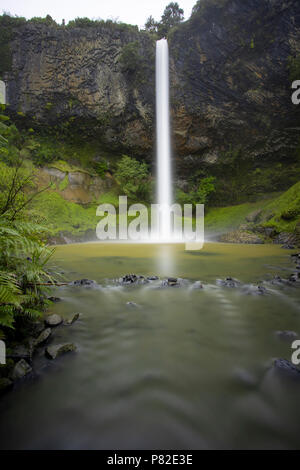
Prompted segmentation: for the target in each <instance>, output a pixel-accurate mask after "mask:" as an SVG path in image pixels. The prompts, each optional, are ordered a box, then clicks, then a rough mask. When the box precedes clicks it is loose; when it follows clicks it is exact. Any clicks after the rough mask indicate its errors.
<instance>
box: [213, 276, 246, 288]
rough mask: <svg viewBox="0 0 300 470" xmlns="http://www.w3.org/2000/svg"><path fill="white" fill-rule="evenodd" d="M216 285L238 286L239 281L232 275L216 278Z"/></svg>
mask: <svg viewBox="0 0 300 470" xmlns="http://www.w3.org/2000/svg"><path fill="white" fill-rule="evenodd" d="M216 282H217V285H218V286H221V287H231V288H234V287H239V286H240V285H241V283H240V282H239V281H238V280H237V279H234V278H232V277H226V278H225V279H217V281H216Z"/></svg>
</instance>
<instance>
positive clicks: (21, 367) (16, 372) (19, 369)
mask: <svg viewBox="0 0 300 470" xmlns="http://www.w3.org/2000/svg"><path fill="white" fill-rule="evenodd" d="M30 372H32V368H31V366H30V365H29V364H28V362H26V361H25V359H20V361H19V362H17V364H16V365H15V367H14V368H13V371H12V374H11V379H12V380H19V379H23V378H24V377H25V376H26V375H28V374H29V373H30Z"/></svg>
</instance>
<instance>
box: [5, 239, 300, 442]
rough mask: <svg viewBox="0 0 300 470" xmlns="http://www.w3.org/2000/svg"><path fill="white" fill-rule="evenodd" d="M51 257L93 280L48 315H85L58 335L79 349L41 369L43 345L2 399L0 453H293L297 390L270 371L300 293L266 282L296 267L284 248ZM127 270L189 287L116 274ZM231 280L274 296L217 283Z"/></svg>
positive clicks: (63, 290)
mask: <svg viewBox="0 0 300 470" xmlns="http://www.w3.org/2000/svg"><path fill="white" fill-rule="evenodd" d="M53 263H54V264H55V265H56V267H57V269H58V270H60V271H63V272H64V276H65V278H66V279H68V280H70V281H71V280H75V279H81V278H88V279H94V280H96V281H97V283H99V286H97V288H83V287H82V288H81V287H72V286H62V287H60V288H58V289H56V290H55V291H54V294H53V295H57V296H59V297H61V298H62V302H59V303H57V304H53V306H52V307H51V309H50V310H49V313H50V312H51V313H52V312H53V313H58V314H60V315H62V316H63V317H64V318H71V317H72V315H73V314H74V313H76V312H80V313H81V317H80V320H79V321H78V322H76V323H75V324H74V325H73V326H71V327H59V328H57V329H56V331H55V332H54V334H53V338H52V343H53V344H55V343H61V342H66V341H68V342H69V341H72V342H74V343H75V344H76V345H77V348H78V349H77V352H76V353H75V354H69V355H66V356H64V357H62V358H60V359H58V360H57V361H55V362H50V361H49V362H48V363H47V362H45V360H44V359H43V351H41V352H40V353H39V354H37V356H36V357H35V359H34V365H35V367H36V370H37V372H38V377H37V379H36V380H33V381H30V382H26V383H24V384H22V385H21V386H19V387H17V389H16V390H15V391H14V392H13V393H11V394H9V395H6V396H5V397H4V398H2V399H1V402H0V413H1V419H0V437H1V443H0V447H1V448H20V449H116V448H117V449H142V448H146V449H203V448H210V449H214V448H225V449H226V448H236V449H238V448H299V437H298V430H299V419H300V411H299V406H298V402H299V396H300V394H299V393H300V389H299V386H298V384H297V383H296V382H294V381H291V380H288V379H283V378H282V377H279V376H277V375H276V374H273V373H272V371H270V370H268V364H269V362H270V360H271V359H272V358H274V357H282V358H285V359H289V360H290V359H291V354H292V350H291V343H290V342H283V341H281V340H279V339H278V337H277V336H276V334H275V332H276V331H277V330H294V331H296V332H299V333H300V289H299V288H297V287H294V286H287V285H274V284H272V282H271V280H272V278H273V277H274V276H275V275H280V276H282V277H288V276H289V275H290V273H291V272H293V270H294V269H295V268H294V265H293V264H292V263H291V260H290V252H289V251H286V250H283V249H281V248H280V247H278V246H275V245H270V246H269V245H248V246H246V245H227V244H213V243H207V244H205V246H204V248H203V249H202V250H201V251H199V252H196V251H195V252H187V251H185V249H184V245H159V244H157V245H148V244H138V245H137V244H115V243H111V244H105V243H97V244H96V243H91V244H78V245H65V246H60V247H57V250H56V253H55V257H54V261H53ZM127 273H136V274H139V275H145V276H148V275H154V274H155V275H158V276H160V277H161V278H165V277H166V276H176V277H180V278H183V279H186V282H184V283H183V285H182V287H179V288H176V287H175V288H174V287H168V288H161V286H160V281H157V282H153V283H147V284H145V285H138V286H122V285H120V284H119V283H118V282H116V281H115V280H116V279H118V278H120V277H121V276H123V275H124V274H127ZM227 276H231V277H234V278H237V279H239V280H240V281H241V282H242V284H247V285H248V284H249V285H250V284H257V283H261V282H262V281H263V285H264V287H265V288H266V289H267V294H266V295H250V294H249V293H247V292H248V290H247V289H246V290H244V289H243V288H233V289H232V288H228V287H221V286H219V285H217V283H216V280H217V279H220V278H225V277H227ZM197 281H201V282H202V284H203V289H197V288H195V287H197V286H198V285H199V283H198V284H197ZM127 302H133V303H134V304H136V305H134V306H133V305H132V304H131V305H127Z"/></svg>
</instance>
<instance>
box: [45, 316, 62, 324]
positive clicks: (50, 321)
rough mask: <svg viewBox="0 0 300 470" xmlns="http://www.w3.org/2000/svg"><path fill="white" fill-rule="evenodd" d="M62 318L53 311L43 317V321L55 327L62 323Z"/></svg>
mask: <svg viewBox="0 0 300 470" xmlns="http://www.w3.org/2000/svg"><path fill="white" fill-rule="evenodd" d="M62 321H63V320H62V318H61V316H60V315H57V314H56V313H54V314H53V315H48V317H47V318H46V319H45V323H46V325H47V326H51V327H55V326H58V325H60V324H61V323H62Z"/></svg>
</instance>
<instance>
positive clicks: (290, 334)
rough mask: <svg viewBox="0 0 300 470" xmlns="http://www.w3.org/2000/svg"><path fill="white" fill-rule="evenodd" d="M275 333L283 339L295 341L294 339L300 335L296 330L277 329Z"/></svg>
mask: <svg viewBox="0 0 300 470" xmlns="http://www.w3.org/2000/svg"><path fill="white" fill-rule="evenodd" d="M275 335H276V336H277V337H278V338H280V339H282V340H283V341H293V340H294V339H297V338H298V337H299V335H298V334H297V333H296V332H295V331H288V330H284V331H275Z"/></svg>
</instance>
